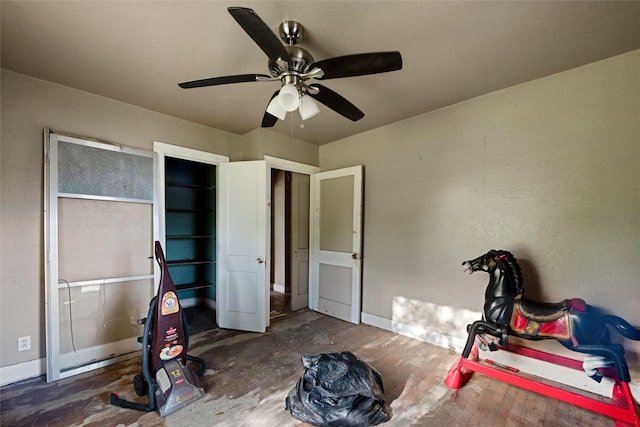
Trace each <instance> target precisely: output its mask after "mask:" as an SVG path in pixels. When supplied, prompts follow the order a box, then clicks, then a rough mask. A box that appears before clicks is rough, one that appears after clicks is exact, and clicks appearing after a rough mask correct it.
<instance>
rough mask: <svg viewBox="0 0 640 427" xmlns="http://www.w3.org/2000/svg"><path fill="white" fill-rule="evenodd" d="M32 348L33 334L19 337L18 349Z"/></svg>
mask: <svg viewBox="0 0 640 427" xmlns="http://www.w3.org/2000/svg"><path fill="white" fill-rule="evenodd" d="M27 350H31V336H30V335H27V336H26V337H18V351H27Z"/></svg>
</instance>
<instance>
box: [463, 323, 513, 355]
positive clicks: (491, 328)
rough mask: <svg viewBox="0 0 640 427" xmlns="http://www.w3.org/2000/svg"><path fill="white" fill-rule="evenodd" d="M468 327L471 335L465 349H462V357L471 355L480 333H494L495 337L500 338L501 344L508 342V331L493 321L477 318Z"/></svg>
mask: <svg viewBox="0 0 640 427" xmlns="http://www.w3.org/2000/svg"><path fill="white" fill-rule="evenodd" d="M468 329H469V336H468V338H467V343H466V345H465V346H464V350H463V351H462V357H464V358H467V357H469V354H470V353H471V349H472V348H473V346H474V344H475V339H476V336H477V335H479V334H484V333H486V334H489V335H493V336H494V337H497V338H500V344H501V345H506V344H507V343H506V341H507V337H506V333H505V332H504V331H503V330H501V329H500V328H497V327H496V326H495V325H493V324H492V323H487V322H485V321H484V320H476V321H475V322H473V323H472V324H471V325H470V326H469V327H468Z"/></svg>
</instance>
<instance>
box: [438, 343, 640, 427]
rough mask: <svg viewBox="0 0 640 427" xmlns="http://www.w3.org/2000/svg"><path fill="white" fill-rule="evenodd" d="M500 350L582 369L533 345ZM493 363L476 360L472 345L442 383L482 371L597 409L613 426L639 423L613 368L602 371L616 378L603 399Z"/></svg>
mask: <svg viewBox="0 0 640 427" xmlns="http://www.w3.org/2000/svg"><path fill="white" fill-rule="evenodd" d="M500 350H506V351H509V352H511V353H516V354H519V355H522V356H526V357H530V358H532V359H537V360H542V361H545V362H549V363H553V364H556V365H560V366H565V367H568V368H571V369H576V370H579V371H582V362H581V361H579V360H575V359H571V358H568V357H564V356H558V355H555V354H551V353H546V352H544V351H540V350H534V349H532V348H527V347H521V346H516V345H507V346H506V347H500ZM494 366H495V365H494ZM494 366H489V365H487V364H485V363H482V362H481V361H479V360H478V349H477V346H475V345H474V347H473V350H472V351H471V354H470V355H469V358H464V357H460V360H459V361H458V363H457V364H456V365H454V366H453V367H451V369H450V370H449V372H448V373H447V376H446V377H445V379H444V383H445V384H446V385H447V386H448V387H449V388H452V389H454V390H457V389H459V388H460V387H462V386H463V385H464V384H465V383H466V382H467V381H469V379H470V378H471V376H472V375H473V373H474V372H478V373H480V374H482V375H486V376H488V377H491V378H495V379H497V380H499V381H503V382H506V383H508V384H511V385H514V386H516V387H520V388H523V389H525V390H529V391H533V392H535V393H539V394H542V395H544V396H548V397H551V398H553V399H557V400H560V401H562V402H566V403H569V404H572V405H575V406H578V407H581V408H584V409H587V410H589V411H593V412H597V413H599V414H602V415H605V416H608V417H611V418H613V419H614V420H615V422H616V426H618V427H622V426H636V427H637V426H639V425H640V418H639V417H638V408H637V405H636V403H635V401H634V399H633V396H632V394H631V389H630V388H629V383H628V382H624V381H620V380H618V379H617V377H616V375H615V371H613V372H603V374H604V375H605V376H609V377H611V378H613V379H614V381H615V383H614V386H613V393H612V396H611V402H604V401H602V400H599V399H597V398H591V397H587V396H584V395H582V394H578V393H576V392H572V391H568V390H564V389H560V388H557V387H553V386H551V385H548V384H545V383H541V382H538V381H535V380H533V379H530V378H526V377H523V376H521V375H518V374H517V373H514V371H516V372H517V370H515V369H513V368H510V369H507V370H503V369H500V367H494ZM505 368H508V367H505Z"/></svg>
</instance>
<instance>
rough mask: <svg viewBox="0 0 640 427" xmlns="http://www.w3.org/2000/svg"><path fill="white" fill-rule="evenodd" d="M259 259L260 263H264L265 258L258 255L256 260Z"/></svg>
mask: <svg viewBox="0 0 640 427" xmlns="http://www.w3.org/2000/svg"><path fill="white" fill-rule="evenodd" d="M256 261H258V264H263V263H264V258H262V257H261V256H259V257H258V259H257V260H256Z"/></svg>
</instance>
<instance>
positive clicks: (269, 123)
mask: <svg viewBox="0 0 640 427" xmlns="http://www.w3.org/2000/svg"><path fill="white" fill-rule="evenodd" d="M279 92H280V90H277V91H275V92H274V93H273V95H272V96H271V99H270V100H269V102H268V103H267V106H269V103H270V102H271V100H272V99H273V98H275V97H276V96H278V93H279ZM277 122H278V118H277V117H276V116H274V115H272V114H269V113H267V111H266V110H265V112H264V116H263V117H262V127H263V128H271V127H273V126H274V125H275V124H276V123H277Z"/></svg>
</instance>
